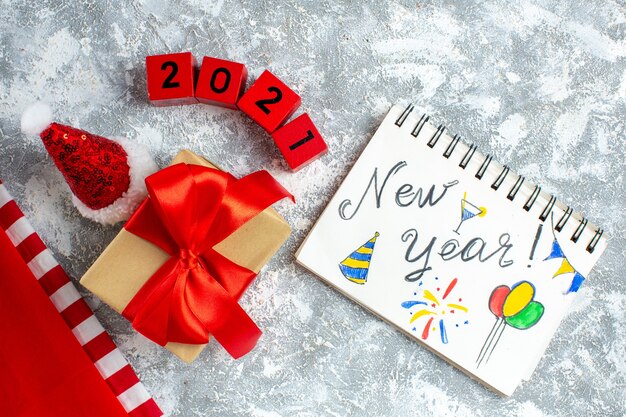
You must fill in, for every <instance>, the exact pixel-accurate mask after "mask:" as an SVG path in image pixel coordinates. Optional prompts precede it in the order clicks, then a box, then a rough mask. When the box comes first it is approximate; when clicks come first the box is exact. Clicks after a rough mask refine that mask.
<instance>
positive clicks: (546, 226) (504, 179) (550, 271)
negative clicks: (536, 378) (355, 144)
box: [296, 105, 606, 395]
mask: <svg viewBox="0 0 626 417" xmlns="http://www.w3.org/2000/svg"><path fill="white" fill-rule="evenodd" d="M605 248H606V236H603V231H602V229H600V228H598V227H596V226H595V225H593V224H591V223H589V222H588V221H587V219H586V218H584V217H583V216H581V215H580V214H579V213H576V212H574V211H573V210H572V209H571V208H570V207H567V206H566V205H564V204H562V203H561V202H559V201H558V200H557V199H556V198H555V197H553V196H551V195H549V194H547V193H545V192H544V191H542V190H541V187H539V186H537V185H534V184H530V183H529V181H526V180H525V179H524V177H523V176H520V175H518V174H515V173H514V172H513V171H511V170H510V169H509V168H508V167H507V166H506V165H501V164H499V163H497V162H496V161H495V160H493V158H492V157H490V156H486V155H483V154H481V153H480V152H479V151H478V150H477V149H476V147H475V146H474V145H466V144H465V143H464V142H463V140H462V139H461V138H460V136H458V135H455V136H451V135H449V134H448V133H447V130H446V128H445V127H444V126H442V125H440V126H438V127H435V125H433V124H431V123H430V122H429V117H428V116H426V115H422V114H420V113H418V112H417V110H416V109H415V108H414V107H413V106H412V105H411V106H409V107H407V108H406V109H403V108H401V107H398V106H394V107H393V108H392V109H391V110H390V112H389V113H388V114H387V116H386V117H385V119H384V121H383V123H382V125H381V126H380V127H379V128H378V130H377V132H376V133H375V135H374V137H373V138H372V139H371V141H370V143H369V145H368V146H367V147H366V149H365V151H364V152H363V154H362V155H361V156H360V158H359V159H358V161H357V162H356V164H355V165H354V167H353V168H352V170H351V171H350V173H349V174H348V176H347V177H346V179H345V180H344V182H343V184H342V185H341V186H340V188H339V190H338V191H337V193H336V194H335V196H334V197H333V198H332V200H331V201H330V203H329V204H328V206H327V207H326V209H325V210H324V212H323V214H322V215H321V216H320V218H319V219H318V221H317V223H316V224H315V225H314V227H313V228H312V230H311V232H310V233H309V235H308V236H307V238H306V239H305V241H304V243H303V244H302V246H301V247H300V249H299V250H298V253H297V255H296V257H297V261H298V262H299V263H300V264H301V265H303V266H305V267H306V268H307V269H309V270H311V271H312V272H314V273H315V274H317V275H318V276H319V277H321V278H322V279H323V280H324V281H325V282H327V283H328V284H330V285H331V286H333V287H334V288H336V289H337V290H339V291H340V292H342V293H343V294H345V295H346V296H347V297H349V298H351V299H352V300H354V301H356V302H357V303H359V304H360V305H361V306H363V307H365V308H367V309H368V310H370V311H371V312H373V313H374V314H376V315H378V316H380V317H381V318H383V319H384V320H386V321H388V322H390V323H391V324H393V325H395V326H397V327H398V328H400V329H401V330H403V331H404V332H405V333H406V334H408V335H409V336H410V337H411V338H413V339H415V340H417V341H418V342H420V343H421V344H423V345H424V346H426V347H427V348H429V349H431V350H432V351H433V352H435V353H436V354H438V355H439V356H441V357H443V358H444V359H445V360H447V361H448V362H450V363H452V364H454V365H455V366H457V367H458V368H459V369H461V370H462V371H464V372H465V373H467V374H469V375H470V376H473V377H474V378H476V379H478V380H480V381H482V382H483V383H484V384H486V385H487V386H489V387H491V388H492V389H494V390H496V391H498V392H500V393H502V394H504V395H511V394H512V393H513V391H514V390H515V388H516V387H517V386H518V385H519V384H520V383H521V381H522V380H528V379H530V376H531V374H532V372H533V371H534V369H535V368H536V366H537V364H538V363H539V360H540V359H541V357H542V355H543V353H544V351H545V350H546V348H547V346H548V343H549V342H550V339H551V338H552V336H553V334H554V332H555V331H556V329H557V327H558V325H559V323H560V321H561V319H562V318H563V317H564V316H565V315H567V313H568V311H569V309H570V307H571V304H572V301H573V300H574V298H575V297H576V295H577V292H578V290H579V288H580V287H581V285H582V284H583V281H584V280H585V278H587V277H588V275H589V273H590V271H591V268H592V267H593V265H594V264H595V263H596V261H597V260H598V258H599V256H600V255H601V254H602V252H603V251H604V249H605ZM561 337H562V336H561ZM572 342H573V343H576V341H572ZM381 343H384V341H381ZM529 383H530V382H529Z"/></svg>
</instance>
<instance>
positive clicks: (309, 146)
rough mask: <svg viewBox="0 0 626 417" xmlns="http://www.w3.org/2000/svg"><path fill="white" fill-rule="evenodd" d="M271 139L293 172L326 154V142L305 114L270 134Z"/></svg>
mask: <svg viewBox="0 0 626 417" xmlns="http://www.w3.org/2000/svg"><path fill="white" fill-rule="evenodd" d="M272 138H273V139H274V142H275V143H276V145H277V146H278V149H280V151H281V152H282V154H283V157H285V160H286V161H287V164H289V168H291V169H292V170H293V171H298V170H299V169H300V168H302V167H304V166H305V165H307V164H309V163H311V162H313V161H314V160H316V159H317V158H319V157H320V156H322V155H324V154H325V153H326V152H328V147H327V146H326V142H324V139H323V138H322V135H320V132H318V131H317V129H316V128H315V125H314V124H313V121H312V120H311V118H310V117H309V115H308V114H306V113H305V114H303V115H301V116H298V117H296V118H295V119H293V120H292V121H291V122H289V123H287V124H286V125H285V126H283V127H281V128H280V129H278V130H277V131H276V132H274V133H272Z"/></svg>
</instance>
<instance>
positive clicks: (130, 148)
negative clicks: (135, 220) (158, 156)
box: [72, 138, 158, 224]
mask: <svg viewBox="0 0 626 417" xmlns="http://www.w3.org/2000/svg"><path fill="white" fill-rule="evenodd" d="M112 140H113V141H115V142H117V143H119V144H120V145H121V146H122V148H124V150H125V151H126V153H127V154H128V161H127V163H128V166H129V167H130V184H129V186H128V190H127V191H126V192H125V193H124V194H122V196H121V197H120V198H118V199H117V200H115V201H114V202H113V203H112V204H110V205H108V206H106V207H103V208H101V209H99V210H93V209H90V208H89V207H87V206H86V205H85V204H84V203H83V202H82V201H80V200H79V199H78V198H77V197H76V196H75V195H73V196H72V202H73V203H74V205H75V206H76V208H77V209H78V211H79V212H80V214H82V215H83V216H85V217H87V218H88V219H91V220H94V221H96V222H98V223H102V224H115V223H118V222H121V221H123V220H128V218H129V217H130V215H131V214H133V212H134V211H135V210H136V209H137V207H138V206H139V204H141V202H142V201H143V200H144V199H145V198H146V196H147V195H148V192H147V191H146V184H145V181H144V180H145V178H146V177H147V176H148V175H150V174H153V173H155V172H156V171H157V169H158V168H157V165H156V163H155V162H154V160H153V159H152V157H151V156H150V154H149V153H148V150H147V149H146V147H145V146H143V145H140V144H138V143H134V142H131V141H129V140H128V139H122V138H114V139H112Z"/></svg>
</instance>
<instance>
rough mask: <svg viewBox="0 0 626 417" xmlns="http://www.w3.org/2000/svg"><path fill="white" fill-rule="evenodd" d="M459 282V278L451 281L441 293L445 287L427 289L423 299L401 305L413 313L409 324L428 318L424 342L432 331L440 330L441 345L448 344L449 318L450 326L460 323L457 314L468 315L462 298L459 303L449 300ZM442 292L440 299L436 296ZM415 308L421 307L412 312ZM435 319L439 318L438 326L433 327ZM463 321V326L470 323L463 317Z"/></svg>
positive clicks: (424, 331)
mask: <svg viewBox="0 0 626 417" xmlns="http://www.w3.org/2000/svg"><path fill="white" fill-rule="evenodd" d="M435 280H439V278H435ZM458 281H459V280H458V278H454V279H453V280H452V281H450V283H449V284H448V286H447V287H446V289H445V290H444V291H441V290H442V288H443V287H433V289H432V290H429V289H425V290H423V292H422V299H420V300H411V301H404V302H402V303H401V304H400V305H401V306H402V307H403V308H406V309H408V310H409V312H410V313H411V319H410V320H409V323H413V322H414V321H416V320H418V319H420V318H422V317H428V320H426V324H425V325H424V329H423V330H422V340H428V336H429V335H430V332H431V331H432V332H436V331H437V330H439V336H440V338H441V343H448V332H447V330H446V320H445V319H446V318H448V321H449V322H448V324H452V323H453V322H454V321H458V320H456V319H459V317H458V316H459V314H457V312H458V313H460V314H461V315H462V314H463V313H467V312H468V311H469V310H468V308H467V307H465V306H464V305H462V304H461V302H462V301H463V299H462V298H458V302H457V301H451V300H449V299H448V300H447V298H448V296H450V294H451V293H452V290H453V289H454V287H455V286H456V284H457V282H458ZM419 285H420V286H421V285H422V281H420V283H419ZM441 292H443V296H441V299H440V298H439V297H437V295H435V294H438V293H441ZM413 295H417V292H414V293H413ZM415 306H420V308H419V310H417V311H416V312H412V311H410V310H411V309H412V308H413V307H415ZM422 306H423V307H422ZM435 318H439V321H438V324H437V325H433V321H434V320H435ZM461 320H462V321H463V324H468V323H469V321H468V320H463V318H462V317H461ZM455 325H456V327H459V323H456V324H455ZM416 330H417V329H416V328H415V327H413V331H416Z"/></svg>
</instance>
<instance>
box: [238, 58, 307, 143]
mask: <svg viewBox="0 0 626 417" xmlns="http://www.w3.org/2000/svg"><path fill="white" fill-rule="evenodd" d="M301 101H302V100H301V99H300V96H299V95H298V94H296V93H295V92H294V91H293V90H292V89H290V88H289V87H287V86H286V85H285V83H283V82H282V81H281V80H279V79H278V78H277V77H276V76H275V75H274V74H272V73H271V72H269V71H267V70H266V71H264V72H263V74H261V75H260V76H259V78H258V79H257V80H256V81H255V82H254V84H252V86H251V87H250V89H248V91H246V93H245V94H244V95H243V97H241V98H240V99H239V102H238V103H237V107H239V108H240V109H241V111H243V112H244V113H246V114H247V115H248V116H250V118H251V119H252V120H254V121H255V122H256V123H257V124H258V125H259V126H261V127H262V128H263V129H265V130H266V131H267V132H268V133H272V132H274V131H275V130H276V129H278V127H279V126H280V125H281V124H283V122H284V121H285V120H287V119H288V118H289V116H291V115H292V114H293V113H294V112H295V111H296V110H297V109H298V107H300V103H301Z"/></svg>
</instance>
